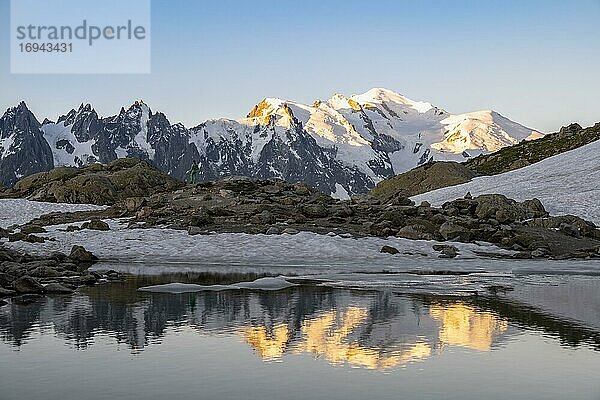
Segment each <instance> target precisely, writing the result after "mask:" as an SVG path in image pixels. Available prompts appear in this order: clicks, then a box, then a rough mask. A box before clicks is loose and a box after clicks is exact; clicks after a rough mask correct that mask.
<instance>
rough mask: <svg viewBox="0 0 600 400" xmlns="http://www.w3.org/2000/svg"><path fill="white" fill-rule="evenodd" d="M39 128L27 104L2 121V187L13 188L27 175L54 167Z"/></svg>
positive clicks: (0, 149) (20, 105)
mask: <svg viewBox="0 0 600 400" xmlns="http://www.w3.org/2000/svg"><path fill="white" fill-rule="evenodd" d="M40 127H41V125H40V123H39V122H38V120H37V119H36V118H35V116H34V115H33V114H32V113H31V111H29V109H28V108H27V105H26V104H25V103H24V102H21V103H20V104H19V105H18V106H17V107H14V108H9V109H8V110H6V112H5V113H4V115H3V116H2V117H1V118H0V185H6V186H12V185H14V184H15V183H16V182H17V181H18V180H19V179H20V178H22V177H24V176H28V175H31V174H34V173H36V172H39V171H47V170H49V169H52V168H53V167H54V160H53V155H52V149H50V146H49V145H48V142H47V141H46V140H45V139H44V136H43V134H42V131H41V130H40Z"/></svg>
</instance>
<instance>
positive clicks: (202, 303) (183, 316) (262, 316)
mask: <svg viewBox="0 0 600 400" xmlns="http://www.w3.org/2000/svg"><path fill="white" fill-rule="evenodd" d="M206 278H207V277H204V279H206ZM147 279H149V278H136V279H132V280H130V281H128V282H125V283H123V284H116V285H110V286H103V287H93V288H87V289H85V291H84V292H82V293H79V294H77V295H74V296H70V297H69V296H67V297H54V298H45V299H42V300H40V301H39V302H37V303H33V304H29V305H24V306H18V305H14V304H11V305H9V306H4V307H1V308H0V338H2V340H3V341H5V342H9V343H11V344H12V345H14V346H21V345H23V344H25V343H26V342H27V340H28V339H29V336H30V334H31V332H32V331H34V330H35V329H40V328H39V327H41V329H44V331H45V332H47V331H48V330H47V328H51V329H52V330H53V332H54V334H55V335H57V336H59V337H62V338H64V339H65V340H66V341H68V342H69V343H73V344H75V346H76V347H78V348H83V347H85V346H87V345H90V344H92V343H93V340H94V336H95V335H97V334H99V333H102V334H108V335H110V336H112V337H114V338H115V339H116V340H117V341H118V342H123V343H127V344H128V345H129V346H130V348H131V349H132V350H136V351H137V350H140V349H143V348H144V347H146V346H148V345H150V344H154V343H159V342H160V340H161V339H162V338H163V337H165V336H166V335H168V334H169V333H170V332H173V330H177V329H180V328H181V327H182V326H191V327H193V328H195V329H196V330H197V331H198V332H199V333H200V334H203V335H214V334H229V335H238V336H240V340H243V341H245V342H246V343H248V344H249V345H250V346H251V347H252V349H253V350H254V351H255V352H256V354H257V355H258V356H259V357H260V358H262V359H264V360H280V359H282V357H284V356H285V355H287V354H309V355H314V357H315V358H321V359H324V360H326V361H327V362H328V363H330V364H333V365H339V364H347V365H350V366H357V367H364V368H372V369H385V368H392V367H396V366H401V365H404V364H406V363H410V362H414V361H419V360H423V359H425V358H427V357H430V356H431V355H434V354H437V353H439V352H441V351H443V349H444V348H445V347H447V346H461V347H466V348H469V349H473V350H476V351H489V350H491V349H492V348H493V346H494V345H497V344H498V343H500V342H502V341H503V340H504V339H503V338H505V337H506V336H507V335H510V334H513V333H515V332H516V329H515V328H510V327H509V324H508V322H509V321H512V320H513V315H515V316H516V317H515V318H517V321H516V322H518V323H522V321H524V320H526V317H525V316H524V315H522V313H520V312H515V313H512V314H511V313H510V312H509V311H510V310H511V308H510V307H508V308H507V307H506V306H504V305H503V303H501V302H490V301H484V300H483V299H482V301H479V300H476V301H475V302H469V301H460V300H445V301H441V300H439V299H435V298H426V297H422V298H417V297H411V298H408V297H403V296H398V295H394V294H391V293H378V292H370V293H366V292H355V291H348V290H331V289H322V288H314V287H297V288H294V289H289V290H285V291H279V292H241V291H226V292H204V293H194V294H183V295H170V294H155V295H151V294H147V293H139V292H136V288H137V287H139V286H142V285H147V284H149V283H158V282H156V281H151V282H150V281H148V280H147ZM153 279H157V278H153ZM232 279H236V280H237V279H239V277H237V278H232ZM482 305H483V306H484V308H481V306H482ZM495 310H498V313H499V314H498V313H497V312H496V311H495ZM515 311H518V309H515ZM531 313H533V311H529V314H528V315H530V314H531ZM499 315H501V316H502V317H499ZM530 318H532V317H530ZM534 319H535V321H537V322H536V325H535V326H540V325H541V324H543V323H544V321H550V320H551V321H552V323H549V322H548V323H547V326H546V327H545V328H544V329H546V328H547V330H552V329H553V332H557V333H558V334H560V335H570V337H571V336H572V337H578V338H580V339H582V338H584V336H585V335H584V334H582V329H579V330H578V328H576V327H572V326H571V327H570V328H569V329H571V330H572V331H573V332H571V334H569V332H568V331H567V330H566V328H557V326H556V324H557V322H556V320H555V319H550V318H549V317H544V316H541V315H538V316H537V317H536V318H534ZM577 335H579V336H577ZM596 335H597V334H596ZM590 337H592V338H595V339H598V337H597V336H595V337H594V336H593V335H589V334H588V335H587V338H590ZM599 342H600V340H599Z"/></svg>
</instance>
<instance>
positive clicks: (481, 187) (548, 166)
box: [412, 140, 600, 225]
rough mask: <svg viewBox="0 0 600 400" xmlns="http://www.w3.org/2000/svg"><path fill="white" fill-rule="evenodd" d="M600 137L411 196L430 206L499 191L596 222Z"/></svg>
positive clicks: (599, 195) (552, 211)
mask: <svg viewBox="0 0 600 400" xmlns="http://www.w3.org/2000/svg"><path fill="white" fill-rule="evenodd" d="M598 154H600V140H598V141H595V142H593V143H590V144H588V145H586V146H582V147H580V148H578V149H575V150H571V151H568V152H566V153H562V154H558V155H556V156H554V157H550V158H546V159H545V160H542V161H540V162H538V163H536V164H532V165H530V166H527V167H525V168H521V169H517V170H514V171H510V172H506V173H503V174H499V175H494V176H483V177H478V178H475V179H473V180H472V181H471V182H468V183H464V184H461V185H456V186H450V187H446V188H442V189H438V190H434V191H432V192H429V193H424V194H421V195H418V196H414V197H413V198H412V199H413V200H414V201H415V202H417V204H419V203H420V202H421V201H423V200H427V201H429V202H430V203H431V204H432V205H434V206H440V205H442V204H443V203H444V202H446V201H450V200H454V199H457V198H460V197H463V196H464V195H465V194H466V193H467V192H471V194H472V195H473V196H477V195H480V194H490V193H500V194H504V195H505V196H507V197H509V198H513V199H515V200H519V201H523V200H527V199H531V198H534V197H535V198H538V199H540V200H541V201H542V203H543V204H544V207H546V210H547V211H549V212H550V214H554V215H556V214H572V215H576V216H578V217H581V218H584V219H587V220H589V221H592V222H594V223H595V224H596V225H600V158H598Z"/></svg>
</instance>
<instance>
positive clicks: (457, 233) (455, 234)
mask: <svg viewBox="0 0 600 400" xmlns="http://www.w3.org/2000/svg"><path fill="white" fill-rule="evenodd" d="M439 233H440V235H442V237H443V238H444V239H445V240H459V241H461V242H469V241H470V240H471V237H472V233H471V230H469V229H468V228H466V227H464V226H462V225H460V224H458V223H456V222H453V221H446V222H444V223H443V224H442V226H440V229H439Z"/></svg>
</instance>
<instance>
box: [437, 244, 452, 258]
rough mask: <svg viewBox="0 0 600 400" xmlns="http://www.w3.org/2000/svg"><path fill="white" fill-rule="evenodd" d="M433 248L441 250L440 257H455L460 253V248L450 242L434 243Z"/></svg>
mask: <svg viewBox="0 0 600 400" xmlns="http://www.w3.org/2000/svg"><path fill="white" fill-rule="evenodd" d="M433 250H435V251H439V252H440V253H441V254H440V255H439V256H438V257H439V258H454V257H456V256H457V255H458V249H457V248H456V247H455V246H452V245H448V244H434V245H433Z"/></svg>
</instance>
